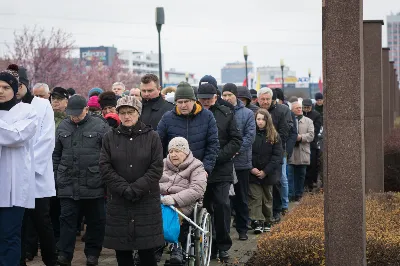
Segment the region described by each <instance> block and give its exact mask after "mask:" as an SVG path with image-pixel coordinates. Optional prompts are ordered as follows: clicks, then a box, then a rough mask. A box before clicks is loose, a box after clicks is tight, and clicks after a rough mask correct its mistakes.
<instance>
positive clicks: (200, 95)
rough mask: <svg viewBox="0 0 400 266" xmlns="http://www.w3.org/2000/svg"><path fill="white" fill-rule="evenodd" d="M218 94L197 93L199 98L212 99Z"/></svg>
mask: <svg viewBox="0 0 400 266" xmlns="http://www.w3.org/2000/svg"><path fill="white" fill-rule="evenodd" d="M215 95H216V94H197V98H198V99H211V98H214V96H215Z"/></svg>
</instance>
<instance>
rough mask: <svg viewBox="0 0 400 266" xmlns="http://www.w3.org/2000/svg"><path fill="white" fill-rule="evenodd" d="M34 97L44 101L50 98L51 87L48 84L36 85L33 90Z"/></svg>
mask: <svg viewBox="0 0 400 266" xmlns="http://www.w3.org/2000/svg"><path fill="white" fill-rule="evenodd" d="M32 92H33V95H34V96H36V97H39V98H42V99H46V100H47V99H49V98H50V89H49V85H47V84H46V83H36V84H35V86H33V88H32Z"/></svg>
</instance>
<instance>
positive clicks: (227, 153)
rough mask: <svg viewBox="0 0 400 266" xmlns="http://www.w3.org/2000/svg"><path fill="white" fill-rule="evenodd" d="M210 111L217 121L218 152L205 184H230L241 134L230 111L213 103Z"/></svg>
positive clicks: (240, 142) (240, 144)
mask: <svg viewBox="0 0 400 266" xmlns="http://www.w3.org/2000/svg"><path fill="white" fill-rule="evenodd" d="M210 111H211V112H212V113H213V115H214V118H215V120H216V121H217V127H218V140H219V145H220V150H219V152H218V157H217V162H216V163H215V167H214V170H213V171H212V174H211V175H210V176H209V177H208V179H207V183H216V182H226V181H227V182H232V181H233V175H232V174H233V157H234V156H235V155H236V153H237V152H239V150H240V147H241V146H242V142H243V139H242V134H241V133H240V130H239V128H238V127H237V125H236V119H235V117H234V114H233V111H232V110H231V109H229V108H228V107H226V106H222V105H220V104H218V103H215V105H213V106H211V108H210Z"/></svg>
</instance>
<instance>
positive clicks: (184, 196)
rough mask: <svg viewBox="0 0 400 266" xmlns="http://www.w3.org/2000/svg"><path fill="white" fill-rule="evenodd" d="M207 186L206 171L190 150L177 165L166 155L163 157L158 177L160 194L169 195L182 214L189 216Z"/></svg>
mask: <svg viewBox="0 0 400 266" xmlns="http://www.w3.org/2000/svg"><path fill="white" fill-rule="evenodd" d="M206 186H207V172H206V171H205V170H204V167H203V163H202V162H201V161H200V160H198V159H196V158H194V157H193V154H192V153H191V152H190V154H189V155H188V157H187V158H186V160H185V161H184V162H183V163H181V164H180V165H179V166H178V167H176V166H175V165H173V164H172V162H171V161H170V159H169V156H167V158H166V159H164V171H163V175H162V177H161V179H160V192H161V195H170V196H172V197H173V198H174V200H175V202H176V205H175V206H176V207H178V208H179V209H180V210H181V211H182V212H183V214H185V215H186V216H190V215H191V214H192V212H193V209H194V205H195V204H196V202H197V201H198V200H200V199H203V197H204V193H205V191H206Z"/></svg>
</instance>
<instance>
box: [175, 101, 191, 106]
mask: <svg viewBox="0 0 400 266" xmlns="http://www.w3.org/2000/svg"><path fill="white" fill-rule="evenodd" d="M191 101H192V100H177V101H176V104H177V105H184V104H188V103H190V102H191Z"/></svg>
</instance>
